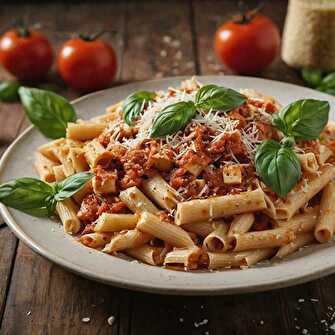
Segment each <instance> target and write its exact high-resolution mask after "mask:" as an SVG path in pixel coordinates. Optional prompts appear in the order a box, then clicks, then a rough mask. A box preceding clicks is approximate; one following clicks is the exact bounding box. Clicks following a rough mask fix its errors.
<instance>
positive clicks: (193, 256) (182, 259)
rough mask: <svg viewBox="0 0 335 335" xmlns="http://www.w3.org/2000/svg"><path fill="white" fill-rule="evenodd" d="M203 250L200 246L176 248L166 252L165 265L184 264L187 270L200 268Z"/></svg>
mask: <svg viewBox="0 0 335 335" xmlns="http://www.w3.org/2000/svg"><path fill="white" fill-rule="evenodd" d="M201 254H202V251H201V249H200V248H199V247H196V246H194V247H191V248H182V249H174V250H173V251H170V252H169V253H167V254H166V256H165V259H164V266H167V267H168V266H183V267H184V269H185V270H195V269H197V268H198V265H199V259H200V256H201Z"/></svg>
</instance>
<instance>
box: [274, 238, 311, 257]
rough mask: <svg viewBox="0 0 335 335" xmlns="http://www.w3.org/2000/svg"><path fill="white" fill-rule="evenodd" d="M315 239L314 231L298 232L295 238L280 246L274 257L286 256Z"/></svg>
mask: <svg viewBox="0 0 335 335" xmlns="http://www.w3.org/2000/svg"><path fill="white" fill-rule="evenodd" d="M313 241H314V234H313V232H307V233H301V234H298V235H297V237H296V239H295V240H293V241H292V242H290V243H288V244H286V245H283V246H282V247H280V248H279V249H278V251H277V253H276V254H275V256H274V257H275V258H285V257H287V256H289V255H290V254H293V253H294V252H295V251H297V250H299V249H300V248H302V247H304V246H305V245H307V244H309V243H311V242H313Z"/></svg>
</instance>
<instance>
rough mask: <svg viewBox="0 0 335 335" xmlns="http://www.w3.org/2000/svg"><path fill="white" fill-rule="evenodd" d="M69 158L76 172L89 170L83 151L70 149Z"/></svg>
mask: <svg viewBox="0 0 335 335" xmlns="http://www.w3.org/2000/svg"><path fill="white" fill-rule="evenodd" d="M69 158H70V160H71V162H72V167H73V169H74V170H75V172H83V171H87V170H89V167H88V164H87V162H86V159H85V155H84V151H83V149H81V148H70V150H69Z"/></svg>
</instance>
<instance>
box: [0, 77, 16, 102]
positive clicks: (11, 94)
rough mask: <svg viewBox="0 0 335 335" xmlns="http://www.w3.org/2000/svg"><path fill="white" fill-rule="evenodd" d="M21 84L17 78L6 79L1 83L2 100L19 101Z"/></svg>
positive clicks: (0, 95)
mask: <svg viewBox="0 0 335 335" xmlns="http://www.w3.org/2000/svg"><path fill="white" fill-rule="evenodd" d="M19 88H20V84H19V83H18V82H17V81H15V80H5V81H2V82H1V83H0V101H3V102H15V101H19V94H18V90H19Z"/></svg>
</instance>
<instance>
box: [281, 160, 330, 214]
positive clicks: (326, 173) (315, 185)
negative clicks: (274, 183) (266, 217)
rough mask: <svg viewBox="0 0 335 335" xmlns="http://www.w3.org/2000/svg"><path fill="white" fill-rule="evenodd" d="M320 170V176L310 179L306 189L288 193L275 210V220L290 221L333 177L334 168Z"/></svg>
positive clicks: (328, 166) (325, 167)
mask: <svg viewBox="0 0 335 335" xmlns="http://www.w3.org/2000/svg"><path fill="white" fill-rule="evenodd" d="M320 170H321V174H320V176H314V177H313V178H311V179H310V180H309V181H308V183H307V187H306V188H304V189H302V190H300V191H297V192H295V191H293V192H290V193H289V195H288V196H287V198H286V199H285V202H284V203H283V204H281V205H279V206H278V207H277V208H276V218H277V219H290V218H291V217H292V216H293V215H294V213H296V212H297V210H298V209H299V208H301V207H303V206H304V205H305V204H306V203H307V202H308V201H309V200H310V199H311V198H313V197H314V196H315V195H316V194H317V193H319V192H320V191H321V190H322V189H323V188H324V187H325V186H326V185H327V184H328V183H329V181H330V180H331V179H332V178H333V177H334V175H335V167H334V166H330V165H327V166H324V167H322V168H321V169H320Z"/></svg>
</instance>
